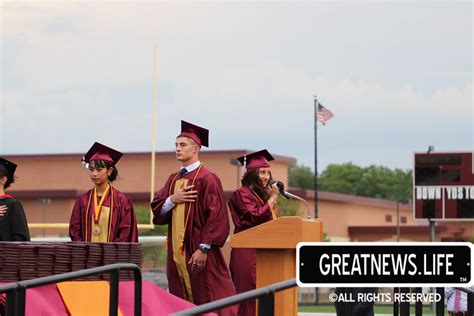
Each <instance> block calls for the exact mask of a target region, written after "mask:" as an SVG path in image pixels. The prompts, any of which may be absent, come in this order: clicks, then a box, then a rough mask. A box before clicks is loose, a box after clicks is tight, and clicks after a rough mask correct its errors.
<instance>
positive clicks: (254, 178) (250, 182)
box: [241, 169, 273, 202]
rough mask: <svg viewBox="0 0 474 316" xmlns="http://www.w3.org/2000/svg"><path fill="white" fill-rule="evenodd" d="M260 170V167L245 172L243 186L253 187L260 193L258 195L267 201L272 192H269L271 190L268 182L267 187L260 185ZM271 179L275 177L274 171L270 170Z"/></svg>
mask: <svg viewBox="0 0 474 316" xmlns="http://www.w3.org/2000/svg"><path fill="white" fill-rule="evenodd" d="M259 172H260V169H253V170H249V171H247V172H245V174H244V176H243V177H242V181H241V182H242V186H244V187H248V188H250V189H252V190H253V191H254V192H255V193H256V194H257V195H258V197H259V198H261V199H262V201H264V202H266V201H268V199H269V198H270V196H271V194H270V192H269V191H270V190H269V187H268V184H267V186H266V187H265V188H263V187H262V186H261V185H260V181H259V179H258V173H259ZM271 180H273V178H272V173H271V172H270V181H271ZM270 181H268V183H270Z"/></svg>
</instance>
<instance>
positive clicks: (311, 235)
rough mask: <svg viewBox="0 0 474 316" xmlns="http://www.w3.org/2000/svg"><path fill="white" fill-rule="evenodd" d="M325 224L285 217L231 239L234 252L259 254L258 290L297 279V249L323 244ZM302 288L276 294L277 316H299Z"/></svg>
mask: <svg viewBox="0 0 474 316" xmlns="http://www.w3.org/2000/svg"><path fill="white" fill-rule="evenodd" d="M322 237H323V225H322V222H321V220H305V219H303V218H301V217H296V216H282V217H279V218H277V219H275V220H273V221H269V222H267V223H264V224H261V225H259V226H255V227H252V228H250V229H247V230H245V231H243V232H240V233H238V234H235V235H232V236H231V237H230V246H231V247H232V248H255V249H256V250H257V288H260V287H263V286H266V285H269V284H272V283H276V282H280V281H286V280H289V279H294V278H296V245H297V244H298V243H299V242H301V241H321V240H322ZM297 312H298V288H297V287H294V288H291V289H288V290H284V291H281V292H278V293H276V294H275V315H296V314H297Z"/></svg>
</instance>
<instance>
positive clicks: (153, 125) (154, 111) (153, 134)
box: [150, 45, 157, 224]
mask: <svg viewBox="0 0 474 316" xmlns="http://www.w3.org/2000/svg"><path fill="white" fill-rule="evenodd" d="M156 51H157V47H156V45H155V47H154V49H153V100H152V114H151V174H150V202H151V201H153V198H154V196H155V151H156V115H157V109H156V108H157V106H156V99H157V98H156V94H157V93H156V79H157V78H156ZM152 223H153V212H150V224H152Z"/></svg>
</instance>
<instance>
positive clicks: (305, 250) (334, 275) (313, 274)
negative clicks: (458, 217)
mask: <svg viewBox="0 0 474 316" xmlns="http://www.w3.org/2000/svg"><path fill="white" fill-rule="evenodd" d="M471 247H472V244H471V243H383V244H380V243H377V244H376V243H344V244H342V243H300V244H298V249H297V251H298V252H297V258H298V262H297V267H298V268H297V270H298V271H297V275H298V285H299V286H315V285H316V284H317V285H318V286H319V285H321V286H325V285H328V284H334V285H346V286H351V285H352V286H356V285H368V284H378V285H380V284H384V285H388V284H393V285H394V286H397V285H404V286H406V285H413V286H415V285H417V286H423V285H427V284H430V285H436V284H439V285H442V284H446V285H447V284H449V285H453V286H454V285H459V286H461V285H466V284H468V283H470V282H471V278H472V262H471V256H472V255H471V252H472V248H471Z"/></svg>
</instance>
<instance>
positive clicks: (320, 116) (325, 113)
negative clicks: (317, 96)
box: [316, 103, 334, 125]
mask: <svg viewBox="0 0 474 316" xmlns="http://www.w3.org/2000/svg"><path fill="white" fill-rule="evenodd" d="M333 116H334V114H332V112H331V111H330V110H329V109H327V108H325V107H324V106H323V105H322V104H320V103H318V111H317V112H316V119H317V120H318V122H321V123H322V124H323V125H326V122H327V121H329V120H330V119H331V118H332V117H333Z"/></svg>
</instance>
